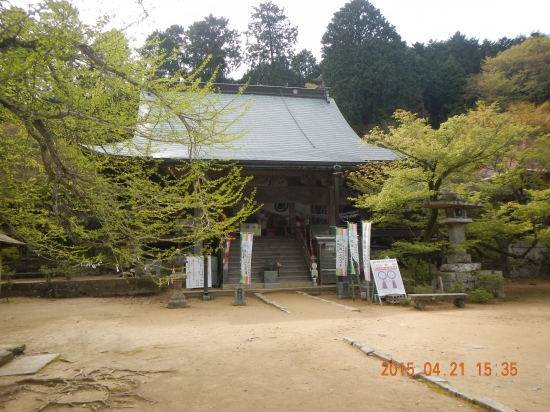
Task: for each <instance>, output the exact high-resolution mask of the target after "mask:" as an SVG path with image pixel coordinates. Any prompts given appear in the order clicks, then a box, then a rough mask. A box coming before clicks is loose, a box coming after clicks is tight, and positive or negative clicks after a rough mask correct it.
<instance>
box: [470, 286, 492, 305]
mask: <svg viewBox="0 0 550 412" xmlns="http://www.w3.org/2000/svg"><path fill="white" fill-rule="evenodd" d="M492 299H493V295H492V294H491V293H489V292H487V291H486V290H483V289H476V290H473V291H471V292H470V293H468V300H469V301H470V302H473V303H488V302H490V301H491V300H492Z"/></svg>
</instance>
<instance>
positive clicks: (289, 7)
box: [15, 0, 550, 61]
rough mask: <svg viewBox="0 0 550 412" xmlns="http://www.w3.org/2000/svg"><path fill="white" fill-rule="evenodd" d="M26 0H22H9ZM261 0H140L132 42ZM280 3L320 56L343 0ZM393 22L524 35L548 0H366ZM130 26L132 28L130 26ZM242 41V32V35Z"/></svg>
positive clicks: (405, 32) (84, 9)
mask: <svg viewBox="0 0 550 412" xmlns="http://www.w3.org/2000/svg"><path fill="white" fill-rule="evenodd" d="M15 1H16V2H18V3H26V2H28V0H20V1H18V0H15ZM72 2H73V4H75V5H76V7H77V8H78V9H79V10H80V11H81V18H82V19H83V20H84V21H86V22H92V21H93V20H94V18H95V16H98V15H100V14H104V13H108V14H113V13H115V14H116V20H115V21H116V23H115V26H116V27H120V26H121V23H120V22H122V21H126V22H130V21H134V20H135V18H136V16H137V15H138V11H139V7H138V6H136V5H135V0H93V1H91V0H72ZM261 2H262V0H143V3H144V5H145V8H146V9H147V10H148V12H149V18H148V19H147V20H146V21H145V22H143V23H141V24H140V25H139V26H138V27H136V28H134V29H132V30H133V31H134V33H135V34H136V35H137V36H138V41H137V44H136V45H141V43H142V42H143V40H144V39H145V37H146V36H147V35H148V34H150V33H151V32H152V31H154V30H164V29H166V28H168V27H169V26H170V25H172V24H178V25H180V26H183V27H185V28H187V27H188V26H189V25H191V24H192V23H193V22H195V21H199V20H202V19H203V18H204V17H206V16H208V15H209V14H210V13H212V14H213V15H214V16H215V17H222V16H223V17H225V18H227V19H229V26H230V28H231V29H236V30H238V31H239V32H243V31H245V30H247V25H248V23H249V22H250V14H251V13H252V6H257V5H259V4H260V3H261ZM273 2H274V3H275V4H276V5H278V6H279V7H280V8H284V9H285V14H286V16H287V17H288V18H289V19H290V22H291V24H292V25H293V26H298V45H297V47H296V50H297V51H300V50H302V49H304V48H305V49H308V50H309V51H311V52H312V53H313V54H314V55H315V56H316V57H317V59H318V60H319V61H320V59H321V43H320V42H321V38H322V36H323V34H324V33H325V30H326V27H327V25H328V24H329V23H330V21H331V19H332V16H333V14H334V13H335V12H336V11H338V10H340V8H342V7H343V6H344V5H345V4H346V3H348V2H349V0H315V1H314V0H273ZM371 3H372V4H373V5H374V6H375V7H376V8H379V9H380V11H381V13H382V15H383V16H384V17H385V18H386V20H388V21H389V22H390V24H392V25H394V26H395V28H396V30H397V32H398V33H399V34H400V35H401V37H402V38H403V40H405V41H406V42H407V43H408V44H409V45H412V44H413V43H415V42H421V43H427V42H428V41H429V40H430V39H433V40H446V39H448V38H449V37H450V36H452V35H453V34H454V33H455V32H457V31H460V32H461V33H463V34H465V35H466V36H467V37H475V38H478V39H486V38H487V39H489V40H497V39H499V38H501V37H504V36H507V37H516V36H518V35H520V34H524V35H529V34H530V33H531V32H533V31H540V32H542V33H547V34H548V33H550V0H371ZM131 32H132V31H131ZM243 43H244V38H243Z"/></svg>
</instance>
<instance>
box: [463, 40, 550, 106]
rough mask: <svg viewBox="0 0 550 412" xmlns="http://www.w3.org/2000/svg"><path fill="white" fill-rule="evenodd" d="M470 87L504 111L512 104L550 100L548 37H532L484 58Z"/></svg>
mask: <svg viewBox="0 0 550 412" xmlns="http://www.w3.org/2000/svg"><path fill="white" fill-rule="evenodd" d="M472 88H473V89H474V90H475V91H477V93H478V95H479V97H481V98H482V99H484V100H486V101H488V102H495V101H496V102H499V104H500V105H501V106H502V107H504V108H506V107H508V105H509V104H510V103H512V102H515V101H523V102H529V103H534V104H536V105H540V104H542V103H543V102H546V101H548V100H550V37H549V36H546V35H535V36H533V37H531V38H529V39H527V40H525V41H524V42H523V43H521V44H517V45H515V46H513V47H511V48H510V49H508V50H506V51H503V52H501V53H500V54H498V55H497V56H496V57H493V58H487V59H486V61H485V62H484V64H483V68H482V71H481V73H480V74H479V75H478V76H476V77H475V79H474V81H473V84H472Z"/></svg>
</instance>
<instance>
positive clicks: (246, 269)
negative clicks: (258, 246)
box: [240, 232, 254, 285]
mask: <svg viewBox="0 0 550 412" xmlns="http://www.w3.org/2000/svg"><path fill="white" fill-rule="evenodd" d="M253 239H254V235H253V234H252V233H243V232H241V282H240V283H241V284H245V285H250V284H251V283H252V240H253Z"/></svg>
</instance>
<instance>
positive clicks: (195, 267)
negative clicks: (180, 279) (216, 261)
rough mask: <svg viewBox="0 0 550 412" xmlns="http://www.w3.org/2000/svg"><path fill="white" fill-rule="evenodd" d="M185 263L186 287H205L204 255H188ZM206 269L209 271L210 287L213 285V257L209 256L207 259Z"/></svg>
mask: <svg viewBox="0 0 550 412" xmlns="http://www.w3.org/2000/svg"><path fill="white" fill-rule="evenodd" d="M186 260H187V263H186V265H185V274H186V275H187V279H186V280H185V287H186V288H187V289H195V288H203V287H204V257H203V256H187V259H186ZM206 266H207V268H206V270H207V273H208V287H209V288H211V287H212V259H211V257H210V256H208V258H207V261H206Z"/></svg>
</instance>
